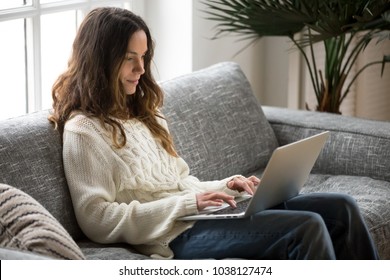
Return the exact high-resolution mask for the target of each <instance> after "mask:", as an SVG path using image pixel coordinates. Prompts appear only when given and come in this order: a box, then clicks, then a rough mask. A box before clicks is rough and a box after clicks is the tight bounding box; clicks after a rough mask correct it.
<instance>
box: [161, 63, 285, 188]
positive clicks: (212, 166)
mask: <svg viewBox="0 0 390 280" xmlns="http://www.w3.org/2000/svg"><path fill="white" fill-rule="evenodd" d="M161 87H162V89H163V91H164V93H165V102H164V106H163V108H162V109H163V113H164V114H165V116H166V118H167V120H168V124H169V125H170V131H171V133H172V135H173V138H174V141H175V145H176V148H177V150H178V152H179V155H180V156H182V157H183V158H184V159H185V160H186V162H187V163H188V164H189V166H190V168H191V173H192V174H193V175H195V176H197V177H198V178H200V179H201V180H216V179H222V178H226V177H228V176H231V175H234V174H246V173H249V172H251V171H254V170H256V169H258V168H260V167H264V166H265V165H266V163H267V162H268V160H269V158H270V156H271V154H272V152H273V150H274V149H275V148H276V147H277V146H278V142H277V140H276V137H275V135H274V132H273V130H272V128H271V126H270V124H269V123H268V120H267V119H266V118H265V116H264V113H263V111H262V108H261V106H260V105H259V103H258V101H257V99H256V98H255V96H254V95H253V92H252V90H251V86H250V84H249V82H248V80H247V79H246V77H245V75H244V73H243V72H242V70H241V68H240V66H239V65H238V64H236V63H233V62H223V63H219V64H216V65H213V66H211V67H209V68H205V69H202V70H199V71H196V72H194V73H191V74H188V75H184V76H181V77H178V78H175V79H172V80H169V81H166V82H162V83H161Z"/></svg>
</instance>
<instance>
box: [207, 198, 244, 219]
mask: <svg viewBox="0 0 390 280" xmlns="http://www.w3.org/2000/svg"><path fill="white" fill-rule="evenodd" d="M249 201H250V199H247V200H243V201H240V202H238V203H237V207H236V208H232V207H230V206H229V207H226V208H224V209H221V210H218V211H215V212H213V213H211V215H214V214H218V215H219V214H239V213H242V212H244V211H245V210H246V208H247V207H248V204H249Z"/></svg>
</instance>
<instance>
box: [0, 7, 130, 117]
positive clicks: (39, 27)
mask: <svg viewBox="0 0 390 280" xmlns="http://www.w3.org/2000/svg"><path fill="white" fill-rule="evenodd" d="M132 2H133V1H132V0H128V1H124V0H110V1H108V0H107V1H105V0H1V1H0V34H1V36H2V39H1V44H0V119H6V118H10V117H14V116H18V115H22V114H26V113H30V112H34V111H38V110H41V109H47V108H50V107H51V87H52V85H53V83H54V81H55V79H56V78H57V77H58V75H59V74H61V73H62V72H63V70H64V69H65V67H66V64H67V61H68V58H69V55H70V52H71V46H72V43H73V39H74V36H75V34H76V30H77V27H78V26H79V24H80V23H81V21H82V19H83V18H84V16H85V15H86V14H87V13H88V12H89V11H90V10H91V9H93V8H96V7H99V6H116V7H122V8H126V9H131V8H132Z"/></svg>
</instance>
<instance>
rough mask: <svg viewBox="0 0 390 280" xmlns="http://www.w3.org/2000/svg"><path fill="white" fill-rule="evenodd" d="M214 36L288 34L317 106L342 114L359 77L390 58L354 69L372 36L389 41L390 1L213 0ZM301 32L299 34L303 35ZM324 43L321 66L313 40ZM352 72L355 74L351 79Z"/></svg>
mask: <svg viewBox="0 0 390 280" xmlns="http://www.w3.org/2000/svg"><path fill="white" fill-rule="evenodd" d="M203 3H204V5H205V6H206V8H205V11H204V12H205V13H206V14H207V18H208V19H209V20H213V21H216V22H217V24H216V30H217V31H216V34H215V37H214V38H219V37H221V36H226V35H229V34H236V35H239V36H241V37H242V39H249V40H253V42H254V41H256V40H258V39H260V38H261V37H263V36H287V37H288V38H289V39H291V41H292V42H293V44H294V45H295V46H296V48H297V49H298V50H299V51H300V52H301V54H302V55H303V58H304V60H305V63H306V66H307V68H308V72H309V74H310V78H311V82H312V85H313V89H314V93H315V95H316V99H317V108H316V109H317V110H318V111H324V112H332V113H340V105H341V103H342V102H343V100H344V99H345V97H346V96H347V94H348V92H349V91H350V88H351V85H352V84H353V83H354V82H355V80H356V78H357V77H358V76H359V75H360V74H361V73H362V72H363V71H364V70H365V69H367V68H368V67H370V66H372V65H375V64H382V73H381V74H382V75H383V71H384V68H385V64H386V63H388V62H390V50H389V53H387V54H385V55H384V56H383V59H382V60H378V61H372V62H369V63H367V64H366V65H364V66H363V67H362V68H360V69H359V70H358V71H357V72H356V73H353V74H351V69H352V68H353V65H354V63H355V62H356V59H357V58H358V56H359V54H360V53H361V52H363V51H364V49H365V47H366V46H367V45H368V44H369V43H370V42H371V41H372V40H376V41H377V42H378V43H380V42H382V41H383V40H390V0H372V1H370V0H360V1H359V0H317V1H316V0H285V1H283V0H274V1H272V0H209V1H203ZM298 35H299V36H298ZM319 42H322V43H323V44H324V47H325V56H326V57H325V65H324V67H323V70H320V67H318V65H317V62H316V58H315V51H314V48H313V45H314V44H316V43H319ZM348 76H351V77H350V78H349V80H348V83H346V81H347V78H348Z"/></svg>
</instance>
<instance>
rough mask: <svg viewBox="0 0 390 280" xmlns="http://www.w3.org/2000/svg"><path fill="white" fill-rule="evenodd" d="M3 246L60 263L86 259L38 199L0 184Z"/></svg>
mask: <svg viewBox="0 0 390 280" xmlns="http://www.w3.org/2000/svg"><path fill="white" fill-rule="evenodd" d="M0 246H1V247H6V248H16V249H19V250H23V251H30V252H33V253H38V254H41V255H45V256H50V257H53V258H56V259H85V257H84V255H83V253H82V252H81V250H80V248H79V247H78V246H77V244H76V243H75V241H74V240H73V239H72V238H71V236H70V235H69V234H68V232H67V231H66V230H65V229H64V228H63V227H62V225H61V224H60V223H59V222H58V221H57V220H56V219H55V218H54V217H53V216H52V215H51V214H50V213H49V212H48V211H47V210H46V209H45V208H44V207H43V206H42V205H41V204H39V203H38V202H37V201H36V200H35V199H34V198H32V197H31V196H29V195H28V194H26V193H24V192H23V191H21V190H19V189H17V188H14V187H12V186H9V185H5V184H0Z"/></svg>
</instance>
